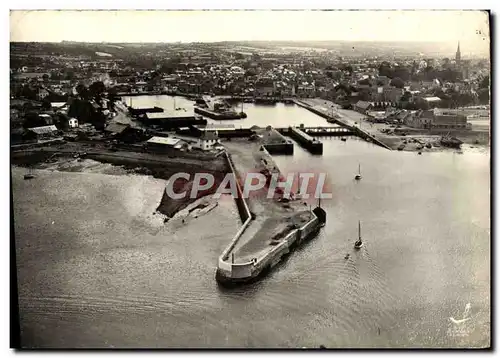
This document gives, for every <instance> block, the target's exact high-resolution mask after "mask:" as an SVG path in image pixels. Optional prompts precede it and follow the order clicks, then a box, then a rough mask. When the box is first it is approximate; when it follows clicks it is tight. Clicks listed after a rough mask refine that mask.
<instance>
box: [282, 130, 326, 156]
mask: <svg viewBox="0 0 500 358" xmlns="http://www.w3.org/2000/svg"><path fill="white" fill-rule="evenodd" d="M288 135H289V136H291V137H292V138H293V139H295V140H296V141H297V142H299V143H300V144H301V145H302V146H303V147H304V148H306V149H307V150H308V151H309V152H311V153H312V154H323V143H322V142H320V141H319V140H317V139H316V138H313V137H311V136H310V135H308V134H307V133H305V132H303V131H302V130H301V129H299V128H296V127H290V128H289V129H288Z"/></svg>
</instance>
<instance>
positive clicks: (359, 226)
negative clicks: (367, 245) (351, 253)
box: [354, 221, 363, 250]
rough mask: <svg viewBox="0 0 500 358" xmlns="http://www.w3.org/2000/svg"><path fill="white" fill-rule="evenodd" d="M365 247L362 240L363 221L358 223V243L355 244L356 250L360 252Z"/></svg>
mask: <svg viewBox="0 0 500 358" xmlns="http://www.w3.org/2000/svg"><path fill="white" fill-rule="evenodd" d="M362 247H363V241H362V240H361V221H358V241H356V242H355V243H354V248H355V249H357V250H359V249H361V248H362Z"/></svg>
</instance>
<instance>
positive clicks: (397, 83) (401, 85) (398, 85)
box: [390, 77, 405, 88]
mask: <svg viewBox="0 0 500 358" xmlns="http://www.w3.org/2000/svg"><path fill="white" fill-rule="evenodd" d="M390 84H391V86H394V87H396V88H404V86H405V83H404V81H403V80H402V79H401V78H399V77H395V78H393V79H392V80H391V83H390Z"/></svg>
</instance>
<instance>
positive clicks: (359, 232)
mask: <svg viewBox="0 0 500 358" xmlns="http://www.w3.org/2000/svg"><path fill="white" fill-rule="evenodd" d="M358 236H359V241H361V221H358Z"/></svg>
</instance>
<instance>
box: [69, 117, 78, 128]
mask: <svg viewBox="0 0 500 358" xmlns="http://www.w3.org/2000/svg"><path fill="white" fill-rule="evenodd" d="M68 124H69V127H70V128H78V119H76V118H70V119H69V121H68Z"/></svg>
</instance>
